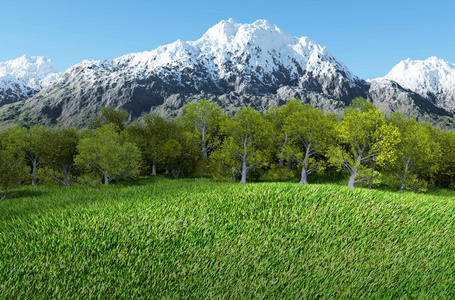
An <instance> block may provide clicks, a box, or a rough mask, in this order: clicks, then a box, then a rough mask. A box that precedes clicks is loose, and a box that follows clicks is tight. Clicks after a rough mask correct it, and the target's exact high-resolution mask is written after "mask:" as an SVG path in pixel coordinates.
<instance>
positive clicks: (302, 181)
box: [299, 167, 308, 184]
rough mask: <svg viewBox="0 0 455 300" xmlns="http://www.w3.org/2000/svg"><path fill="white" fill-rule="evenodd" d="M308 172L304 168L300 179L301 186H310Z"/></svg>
mask: <svg viewBox="0 0 455 300" xmlns="http://www.w3.org/2000/svg"><path fill="white" fill-rule="evenodd" d="M307 176H308V175H307V172H306V168H305V167H302V176H301V177H300V182H299V183H300V184H308V181H307Z"/></svg>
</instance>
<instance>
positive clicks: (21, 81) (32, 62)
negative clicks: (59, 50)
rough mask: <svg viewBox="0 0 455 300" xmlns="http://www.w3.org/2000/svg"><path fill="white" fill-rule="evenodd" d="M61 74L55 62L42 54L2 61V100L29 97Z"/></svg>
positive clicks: (0, 75) (0, 82) (0, 68)
mask: <svg viewBox="0 0 455 300" xmlns="http://www.w3.org/2000/svg"><path fill="white" fill-rule="evenodd" d="M59 75H60V74H59V72H58V70H57V67H56V66H55V63H54V62H53V61H52V60H51V59H47V58H45V57H42V56H28V55H23V56H21V57H18V58H16V59H12V60H9V61H6V62H0V101H1V103H2V104H3V103H8V102H14V101H17V100H20V99H22V98H24V97H29V96H31V95H33V94H34V93H36V92H38V91H39V90H41V89H43V88H44V87H46V86H48V85H49V84H51V82H53V81H54V80H55V79H56V78H57V77H58V76H59Z"/></svg>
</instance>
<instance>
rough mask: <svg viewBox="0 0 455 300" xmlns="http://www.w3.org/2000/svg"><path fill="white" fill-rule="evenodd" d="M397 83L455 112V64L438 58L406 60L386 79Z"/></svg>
mask: <svg viewBox="0 0 455 300" xmlns="http://www.w3.org/2000/svg"><path fill="white" fill-rule="evenodd" d="M384 78H386V79H390V80H393V81H395V82H397V83H398V84H399V85H401V86H402V87H404V88H407V89H410V90H412V91H414V92H416V93H418V94H420V95H421V96H422V97H424V98H429V99H432V101H433V102H434V103H435V104H436V105H438V106H440V107H443V108H445V109H448V110H450V111H455V101H454V100H455V64H452V63H449V62H448V61H446V60H444V59H441V58H439V57H436V56H432V57H429V58H427V59H426V60H412V59H409V58H408V59H406V60H403V61H401V62H399V63H398V64H397V65H396V66H395V67H393V68H392V70H390V72H389V73H388V74H387V75H386V76H385V77H384Z"/></svg>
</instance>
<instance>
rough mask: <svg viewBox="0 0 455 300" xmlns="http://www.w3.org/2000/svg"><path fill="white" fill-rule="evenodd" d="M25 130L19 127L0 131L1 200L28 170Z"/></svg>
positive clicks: (23, 177)
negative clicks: (25, 151)
mask: <svg viewBox="0 0 455 300" xmlns="http://www.w3.org/2000/svg"><path fill="white" fill-rule="evenodd" d="M26 134H27V133H26V130H25V129H24V128H20V127H12V128H7V129H4V130H3V131H1V132H0V185H1V187H2V191H3V195H2V198H1V199H2V200H3V199H5V198H6V196H7V194H8V190H9V189H10V188H11V187H13V186H15V185H17V184H19V183H20V182H21V180H23V179H25V176H26V174H28V173H29V172H30V167H29V166H27V163H26V157H25V153H24V149H25V138H26Z"/></svg>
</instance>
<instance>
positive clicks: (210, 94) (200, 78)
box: [0, 19, 455, 128]
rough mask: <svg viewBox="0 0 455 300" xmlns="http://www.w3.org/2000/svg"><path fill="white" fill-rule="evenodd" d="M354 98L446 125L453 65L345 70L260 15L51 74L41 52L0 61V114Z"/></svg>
mask: <svg viewBox="0 0 455 300" xmlns="http://www.w3.org/2000/svg"><path fill="white" fill-rule="evenodd" d="M356 97H364V98H367V99H368V100H369V101H371V102H372V103H374V104H375V105H376V106H377V107H378V108H380V109H381V110H383V111H384V112H386V113H390V112H393V111H402V112H403V113H405V114H407V115H408V116H410V117H413V118H416V119H418V120H421V121H428V122H431V123H433V124H436V125H438V126H441V127H446V128H453V125H454V124H455V122H454V121H455V118H454V115H453V113H454V112H455V65H453V64H450V63H448V62H446V61H444V60H442V59H439V58H436V57H431V58H429V59H427V60H425V61H412V60H409V59H408V60H405V61H402V62H400V63H399V64H398V65H396V66H395V67H394V68H393V69H392V70H391V71H390V72H389V74H387V75H386V76H385V77H383V78H378V79H374V80H367V81H366V80H363V79H361V78H359V77H357V76H355V75H354V74H353V73H352V72H351V71H350V70H349V69H348V68H347V67H346V66H345V65H344V64H343V63H342V62H340V61H339V60H338V59H337V58H335V57H334V56H333V55H332V54H331V53H330V52H329V51H328V50H327V48H325V47H323V46H321V45H319V44H317V43H316V42H314V41H313V40H311V39H309V38H308V37H301V38H297V37H293V36H291V35H288V34H286V33H284V32H283V31H282V30H281V29H279V28H278V27H277V26H275V25H273V24H270V23H269V22H267V21H265V20H258V21H256V22H254V23H252V24H239V23H236V22H234V21H233V20H232V19H229V20H225V21H221V22H220V23H218V24H216V25H215V26H213V27H212V28H210V29H209V30H208V31H207V32H206V33H205V34H204V35H203V36H202V37H201V38H200V39H198V40H197V41H190V42H184V41H180V40H177V41H176V42H174V43H171V44H168V45H165V46H160V47H158V48H157V49H155V50H152V51H150V52H141V53H132V54H128V55H125V56H122V57H119V58H116V59H114V60H101V61H93V60H85V61H83V62H81V63H79V64H77V65H75V66H72V67H70V68H69V69H68V70H66V71H65V72H64V73H62V74H60V73H58V71H57V69H56V68H55V65H54V64H53V62H52V61H51V60H48V59H45V58H43V57H27V56H23V57H21V58H18V59H16V60H12V61H9V62H6V63H0V100H1V102H0V105H2V106H1V107H0V121H1V122H3V123H10V122H20V123H28V124H33V123H44V124H56V123H59V124H62V123H63V124H68V125H72V126H77V127H82V126H83V125H84V124H85V122H86V121H87V120H88V118H89V117H90V116H91V115H93V114H96V113H97V111H98V110H99V109H100V107H102V106H112V107H116V108H122V109H125V110H127V111H128V112H129V113H130V116H131V118H136V117H139V116H140V115H141V114H142V113H144V112H150V111H157V112H160V113H162V114H165V115H169V116H173V115H177V114H179V112H180V108H181V107H182V106H183V105H184V104H185V103H188V102H191V101H196V100H199V99H202V98H206V99H209V100H211V101H213V102H216V103H218V104H219V105H220V106H221V107H223V109H224V110H225V111H227V112H233V111H235V110H236V109H238V108H239V107H242V106H252V107H254V108H256V109H258V110H260V111H265V110H266V109H267V108H268V107H270V106H278V105H282V104H284V103H285V101H286V100H287V99H290V98H296V99H300V100H302V101H303V102H304V103H309V104H311V105H313V106H316V107H320V108H322V109H324V110H326V111H330V112H341V111H342V110H343V109H344V108H345V107H346V106H347V105H349V104H350V103H351V101H352V99H354V98H356Z"/></svg>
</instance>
